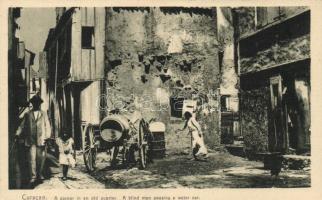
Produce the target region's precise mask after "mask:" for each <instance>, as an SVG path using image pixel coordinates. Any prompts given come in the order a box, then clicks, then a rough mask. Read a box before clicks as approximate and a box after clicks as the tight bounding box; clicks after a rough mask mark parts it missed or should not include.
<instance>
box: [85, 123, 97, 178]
mask: <svg viewBox="0 0 322 200" xmlns="http://www.w3.org/2000/svg"><path fill="white" fill-rule="evenodd" d="M83 141H84V144H83V151H84V152H83V156H84V162H85V166H86V169H87V171H88V172H93V171H94V170H95V168H96V154H97V147H96V146H95V136H94V128H93V126H91V125H88V126H87V128H86V130H85V134H84V140H83Z"/></svg>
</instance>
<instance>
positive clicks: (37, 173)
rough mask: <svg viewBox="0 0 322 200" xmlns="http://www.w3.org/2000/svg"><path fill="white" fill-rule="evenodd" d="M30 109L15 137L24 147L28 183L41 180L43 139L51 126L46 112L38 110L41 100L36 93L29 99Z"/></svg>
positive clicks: (48, 133) (46, 136)
mask: <svg viewBox="0 0 322 200" xmlns="http://www.w3.org/2000/svg"><path fill="white" fill-rule="evenodd" d="M30 103H31V104H32V109H31V110H30V111H28V112H27V113H26V114H25V115H24V117H23V119H22V122H21V124H20V126H19V127H18V129H17V132H16V137H17V138H19V141H22V142H21V143H20V144H21V145H22V146H23V148H24V149H25V153H26V154H27V155H26V162H27V163H26V164H27V168H28V169H24V170H29V171H28V173H26V174H27V175H28V177H29V178H30V185H31V186H32V185H34V184H35V182H36V181H37V180H43V175H42V167H43V163H44V159H45V140H46V139H48V138H50V136H51V128H50V124H49V120H48V116H47V113H46V112H44V111H42V110H40V105H41V103H43V100H42V99H41V98H40V96H39V95H38V94H36V95H35V96H33V97H32V98H31V99H30Z"/></svg>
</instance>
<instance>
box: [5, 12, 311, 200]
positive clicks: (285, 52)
mask: <svg viewBox="0 0 322 200" xmlns="http://www.w3.org/2000/svg"><path fill="white" fill-rule="evenodd" d="M7 21H8V28H7V29H8V66H7V68H8V79H7V81H8V97H7V98H8V110H7V112H6V113H8V115H7V116H8V133H3V134H8V147H7V148H8V172H7V173H8V181H7V182H8V187H9V188H8V189H9V190H14V189H34V190H37V189H38V190H39V189H41V190H51V189H63V190H68V189H150V188H154V189H179V188H195V189H213V188H310V187H311V47H310V43H311V42H310V41H311V9H310V7H309V6H282V7H277V6H275V7H263V6H262V7H259V6H252V7H246V6H236V7H219V6H214V7H183V6H181V7H180V6H177V7H174V6H173V7H171V6H170V7H162V6H160V7H157V6H152V7H151V6H150V7H149V6H148V7H9V8H7ZM171 200H172V199H171ZM190 200H191V199H190Z"/></svg>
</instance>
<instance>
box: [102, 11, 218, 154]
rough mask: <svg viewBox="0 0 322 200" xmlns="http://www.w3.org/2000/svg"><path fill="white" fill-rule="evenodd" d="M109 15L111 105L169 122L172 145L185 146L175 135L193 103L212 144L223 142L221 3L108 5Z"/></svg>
mask: <svg viewBox="0 0 322 200" xmlns="http://www.w3.org/2000/svg"><path fill="white" fill-rule="evenodd" d="M106 15H107V16H106V49H105V55H106V58H107V66H106V73H107V86H106V87H107V89H108V92H107V95H108V98H107V100H108V101H107V108H108V109H110V108H111V107H112V108H113V107H118V108H119V109H121V112H123V113H128V112H130V113H133V114H134V115H136V114H138V115H139V116H140V115H141V116H142V117H144V118H146V119H149V118H153V117H154V118H156V119H157V120H158V121H161V122H163V123H165V124H166V141H167V145H168V147H171V148H176V146H177V147H179V146H180V145H179V146H178V144H180V142H182V141H180V139H179V140H178V138H175V137H173V135H175V134H176V133H175V132H176V129H178V128H182V126H183V123H182V120H181V118H182V117H183V112H184V111H185V110H186V109H191V110H193V111H194V112H196V117H197V119H198V121H199V122H200V123H201V124H202V128H203V130H204V133H205V139H206V142H207V144H208V145H209V146H214V145H217V144H219V143H220V136H219V116H218V113H219V110H218V103H219V102H218V95H219V93H218V90H217V89H218V88H219V83H220V78H219V68H218V48H217V46H218V42H217V25H216V24H217V20H216V9H215V8H107V10H106ZM111 94H112V95H111ZM114 97H115V98H114ZM179 138H180V137H179ZM187 145H189V141H188V143H187Z"/></svg>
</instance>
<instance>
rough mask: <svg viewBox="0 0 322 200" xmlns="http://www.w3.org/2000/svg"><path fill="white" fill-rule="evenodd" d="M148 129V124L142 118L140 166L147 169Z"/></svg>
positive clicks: (140, 128)
mask: <svg viewBox="0 0 322 200" xmlns="http://www.w3.org/2000/svg"><path fill="white" fill-rule="evenodd" d="M146 130H147V124H146V122H145V121H144V120H141V122H140V127H139V157H140V158H139V159H140V168H141V169H145V168H146V164H147V152H148V148H147V141H146V138H145V131H146Z"/></svg>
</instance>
